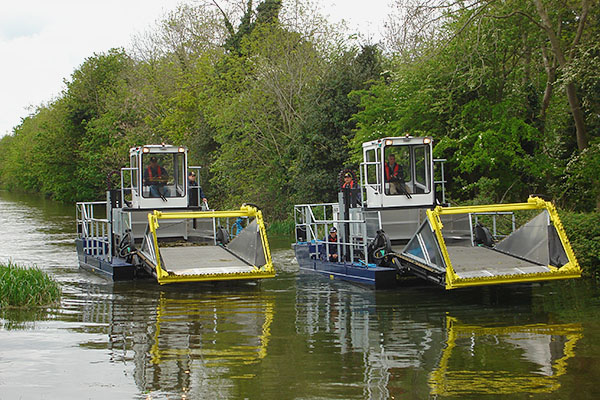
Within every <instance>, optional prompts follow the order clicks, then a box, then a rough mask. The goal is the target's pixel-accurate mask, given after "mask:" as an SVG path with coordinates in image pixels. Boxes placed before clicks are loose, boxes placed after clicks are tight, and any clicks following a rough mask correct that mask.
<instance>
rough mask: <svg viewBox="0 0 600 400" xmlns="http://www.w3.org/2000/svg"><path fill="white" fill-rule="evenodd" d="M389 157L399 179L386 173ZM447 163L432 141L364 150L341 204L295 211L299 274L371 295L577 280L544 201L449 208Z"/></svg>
mask: <svg viewBox="0 0 600 400" xmlns="http://www.w3.org/2000/svg"><path fill="white" fill-rule="evenodd" d="M391 155H393V156H394V157H395V159H396V160H397V164H398V165H399V167H398V168H397V169H396V170H395V171H396V174H395V176H391V174H390V171H389V169H388V170H387V171H386V160H389V158H390V156H391ZM444 161H445V160H435V159H433V156H432V139H431V138H430V137H412V136H404V137H391V138H384V139H379V140H374V141H371V142H366V143H364V144H363V162H362V163H361V165H360V186H359V187H357V188H344V189H342V190H341V192H340V193H339V196H338V202H337V203H324V204H300V205H296V206H295V207H294V218H295V224H296V242H295V243H294V245H293V247H294V250H295V254H296V259H297V261H298V263H299V265H300V268H301V269H302V270H309V271H314V272H319V273H322V274H324V275H327V276H329V277H330V278H331V279H341V280H346V281H351V282H357V283H363V284H369V285H374V286H375V287H389V286H393V285H395V284H396V283H397V281H398V278H399V277H402V276H404V275H412V276H416V277H419V278H423V279H425V280H428V281H430V282H434V283H436V284H438V285H440V286H443V287H445V288H446V289H455V288H461V287H468V286H478V285H490V284H503V283H518V282H533V281H547V280H555V279H569V278H577V277H580V276H581V268H580V267H579V264H578V263H577V260H576V258H575V255H574V254H573V250H572V248H571V245H570V243H569V240H568V238H567V235H566V233H565V231H564V229H563V226H562V224H561V222H560V219H559V216H558V213H557V212H556V209H555V208H554V206H553V205H552V204H551V203H550V202H547V201H544V200H542V199H540V198H537V197H531V198H529V199H528V201H527V202H525V203H515V204H495V205H479V206H470V207H449V206H447V205H446V204H445V203H446V199H445V193H444V189H445V183H446V182H445V177H444V169H443V167H444V164H443V163H444ZM435 164H437V165H438V166H439V169H440V171H439V177H440V179H439V180H437V181H436V180H434V165H435ZM331 227H335V228H336V230H337V232H338V240H337V241H335V242H333V241H330V240H328V239H327V232H329V230H330V229H331ZM399 243H403V244H399ZM332 253H335V254H337V259H336V260H334V261H331V257H330V256H328V255H329V254H332Z"/></svg>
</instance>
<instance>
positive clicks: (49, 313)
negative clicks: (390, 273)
mask: <svg viewBox="0 0 600 400" xmlns="http://www.w3.org/2000/svg"><path fill="white" fill-rule="evenodd" d="M53 207H54V206H52V204H51V203H49V205H43V204H42V205H36V204H31V202H28V201H23V202H19V201H17V200H13V199H9V198H7V197H6V196H5V194H2V193H0V228H1V229H2V232H3V235H5V236H3V239H4V240H1V241H0V255H1V256H4V257H7V256H11V255H12V257H13V258H18V260H17V261H23V262H25V263H28V264H29V263H37V264H38V265H40V266H42V267H43V268H45V269H46V270H47V271H50V272H51V273H52V274H53V276H54V277H55V278H57V279H58V280H59V281H60V282H61V284H62V288H63V293H64V294H63V300H62V303H61V305H60V307H57V308H56V309H51V310H35V311H33V312H28V313H22V312H17V311H14V310H2V311H0V340H1V341H2V343H3V351H2V354H1V356H0V360H1V361H2V362H0V393H2V395H0V396H4V397H6V398H40V397H43V396H46V397H48V398H61V399H69V398H73V399H76V398H77V399H78V398H90V397H91V398H126V399H129V398H133V399H146V398H152V399H166V398H169V399H173V398H190V399H192V398H193V399H196V398H219V399H221V398H222V399H227V398H260V399H314V398H319V399H322V398H327V399H391V398H396V399H399V398H402V399H427V398H461V399H463V398H473V399H478V398H481V397H484V396H487V397H508V398H515V397H516V398H539V399H544V398H574V397H578V398H586V397H587V398H590V399H591V398H597V394H598V393H597V388H596V386H597V385H596V381H597V378H598V376H600V367H598V365H600V363H599V362H598V358H599V354H600V347H599V346H598V344H597V343H600V340H598V337H599V336H600V325H599V324H598V322H597V321H598V320H600V312H599V310H600V307H599V306H598V304H600V302H599V301H598V299H599V298H600V296H599V292H598V288H597V287H595V286H594V285H592V284H587V283H586V282H584V281H580V282H579V281H573V282H567V283H565V282H553V283H549V284H546V285H543V286H540V285H510V286H507V287H487V288H472V289H465V290H459V291H451V292H444V291H442V290H440V289H439V288H437V287H431V286H419V285H418V283H417V284H409V285H407V286H406V287H402V288H398V289H395V290H386V291H373V290H370V289H364V288H362V287H357V286H353V285H351V284H346V283H341V282H337V281H328V280H327V279H324V278H323V277H322V276H318V275H314V274H309V273H299V272H298V267H297V264H296V263H295V260H294V258H293V253H292V252H291V251H290V250H289V248H288V249H286V250H276V251H274V252H273V260H274V263H275V265H276V268H277V270H278V276H277V277H276V278H275V279H273V280H269V281H266V282H263V283H261V284H260V285H256V286H252V285H249V284H237V285H236V284H233V285H226V284H219V285H176V286H159V285H157V284H156V283H155V282H152V281H138V282H119V283H114V284H113V283H109V282H106V281H104V280H102V279H100V278H97V277H95V276H94V275H91V274H88V273H86V272H83V271H81V270H79V269H78V268H77V266H76V265H77V263H76V255H75V248H74V246H73V244H72V239H73V237H74V224H73V221H72V216H70V214H69V212H70V211H71V208H69V212H67V211H65V210H62V211H61V209H60V207H59V206H57V207H56V208H54V210H52V209H53ZM55 213H56V215H54V214H55ZM2 221H4V222H2ZM6 221H8V222H6ZM23 221H28V222H23ZM3 224H4V225H3ZM6 224H8V225H6ZM7 226H8V228H7ZM7 235H8V236H7ZM63 241H64V243H63ZM284 247H285V246H284ZM15 255H16V256H18V257H15ZM32 376H35V377H36V379H35V381H32V379H31V377H32ZM56 382H62V383H61V385H57V384H56Z"/></svg>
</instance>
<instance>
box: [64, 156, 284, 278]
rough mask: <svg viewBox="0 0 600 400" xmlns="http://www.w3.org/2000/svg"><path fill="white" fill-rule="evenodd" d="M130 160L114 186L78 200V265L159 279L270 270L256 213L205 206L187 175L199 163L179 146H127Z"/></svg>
mask: <svg viewBox="0 0 600 400" xmlns="http://www.w3.org/2000/svg"><path fill="white" fill-rule="evenodd" d="M129 158H130V166H129V167H126V168H122V169H121V171H120V179H121V187H120V188H119V189H114V190H108V191H107V195H106V201H105V202H101V201H99V202H79V203H77V236H78V237H77V239H76V241H75V242H76V245H77V254H78V258H79V264H80V266H81V267H82V268H84V269H88V270H90V271H92V272H95V273H97V274H99V275H101V276H103V277H106V278H109V279H112V280H115V281H117V280H129V279H134V278H137V277H148V276H152V277H154V278H155V279H156V280H157V281H158V282H159V283H160V284H165V283H174V282H198V281H218V280H240V279H261V278H272V277H274V276H275V270H274V268H273V263H272V261H271V253H270V250H269V243H268V240H267V235H266V230H265V225H264V222H263V217H262V213H261V211H260V210H259V209H258V208H256V207H255V206H252V205H243V206H242V207H240V209H239V210H231V211H214V210H209V209H208V205H207V204H206V203H202V199H201V197H200V196H198V193H197V191H198V190H199V187H198V186H195V185H193V184H192V183H191V182H189V181H188V171H193V170H197V169H199V167H188V165H187V149H186V148H185V147H176V146H170V145H146V146H141V147H134V148H132V149H130V152H129ZM194 191H196V193H194ZM199 197H200V198H199ZM198 200H199V201H200V203H201V204H197V203H198Z"/></svg>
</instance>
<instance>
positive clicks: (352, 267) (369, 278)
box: [292, 243, 398, 289]
mask: <svg viewBox="0 0 600 400" xmlns="http://www.w3.org/2000/svg"><path fill="white" fill-rule="evenodd" d="M292 246H293V248H294V252H295V254H296V260H297V261H298V265H299V266H300V269H301V270H304V271H311V272H316V273H320V274H322V275H326V276H328V277H329V278H330V279H338V280H343V281H347V282H354V283H359V284H363V285H369V286H372V287H374V288H376V289H384V288H390V287H394V286H396V283H397V272H398V271H397V270H396V269H395V268H387V267H376V266H363V265H358V264H356V263H350V262H332V261H326V260H325V261H324V260H321V259H319V258H316V257H314V256H311V253H312V254H314V253H315V248H314V246H315V245H314V244H310V243H295V244H293V245H292ZM311 246H312V247H311Z"/></svg>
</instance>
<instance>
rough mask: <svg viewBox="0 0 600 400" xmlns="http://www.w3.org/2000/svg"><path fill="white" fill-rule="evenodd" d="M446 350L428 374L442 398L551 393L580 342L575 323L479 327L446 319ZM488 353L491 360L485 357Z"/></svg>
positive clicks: (435, 393) (432, 387)
mask: <svg viewBox="0 0 600 400" xmlns="http://www.w3.org/2000/svg"><path fill="white" fill-rule="evenodd" d="M446 335H447V337H446V347H445V349H444V350H443V352H442V357H441V359H440V363H439V366H438V368H436V369H435V370H434V371H433V372H432V373H431V375H430V379H429V386H430V387H431V393H432V394H434V395H443V396H463V395H466V394H468V395H471V396H473V395H477V394H486V395H487V394H516V393H528V394H532V393H552V392H554V391H555V390H557V389H558V388H559V387H560V381H559V377H560V376H562V375H564V374H565V373H566V372H567V361H568V360H569V359H570V358H572V357H574V356H575V345H576V344H577V342H578V341H579V340H580V339H581V338H582V337H583V328H582V326H581V325H580V324H532V325H518V326H498V327H484V326H477V325H467V324H463V323H461V322H460V321H458V320H457V319H456V318H453V317H450V316H448V317H447V321H446ZM490 354H492V355H495V356H492V357H490Z"/></svg>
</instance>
